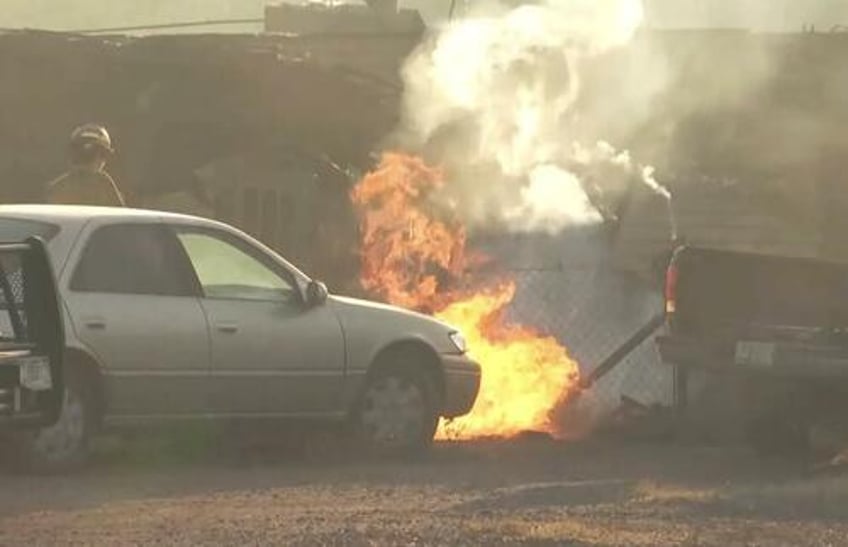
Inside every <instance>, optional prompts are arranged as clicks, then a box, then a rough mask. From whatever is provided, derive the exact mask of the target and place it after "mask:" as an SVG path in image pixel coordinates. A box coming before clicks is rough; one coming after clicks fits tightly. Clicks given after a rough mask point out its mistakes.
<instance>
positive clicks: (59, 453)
mask: <svg viewBox="0 0 848 547" xmlns="http://www.w3.org/2000/svg"><path fill="white" fill-rule="evenodd" d="M92 417H93V405H92V398H91V391H90V390H89V389H88V388H87V386H86V385H85V383H84V382H83V381H82V380H81V379H79V378H75V377H74V376H72V375H69V377H68V378H67V384H66V388H65V395H64V399H63V402H62V411H61V414H60V416H59V420H58V421H57V422H56V423H55V424H53V425H51V426H49V427H45V428H42V429H39V430H36V431H27V432H21V433H19V434H18V435H16V436H15V437H14V438H13V439H12V442H13V444H14V447H15V451H14V452H15V462H14V463H15V464H16V465H17V466H18V467H19V468H21V469H23V470H25V471H30V472H35V473H58V472H64V471H70V470H73V469H76V468H78V467H80V466H82V465H83V464H85V462H86V461H87V459H88V448H89V437H90V435H91V430H92V425H93V420H92Z"/></svg>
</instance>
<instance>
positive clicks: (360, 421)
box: [354, 369, 439, 456]
mask: <svg viewBox="0 0 848 547" xmlns="http://www.w3.org/2000/svg"><path fill="white" fill-rule="evenodd" d="M438 421H439V416H438V413H437V410H436V405H435V390H434V389H433V386H432V382H430V380H429V378H427V376H426V375H425V374H423V373H421V372H420V371H419V370H416V369H412V370H397V369H384V370H381V371H380V372H378V373H376V374H374V375H373V376H372V377H371V378H370V379H369V380H368V383H367V385H366V388H365V391H364V393H363V394H362V397H361V399H360V402H359V404H358V405H357V408H356V412H355V413H354V429H355V435H356V438H357V440H358V441H359V442H360V443H361V444H363V445H364V448H365V449H366V450H367V451H368V452H370V453H372V454H375V455H387V456H413V455H418V454H423V453H425V452H426V451H427V450H428V449H429V448H430V446H431V445H432V442H433V437H434V435H435V434H436V427H437V425H438Z"/></svg>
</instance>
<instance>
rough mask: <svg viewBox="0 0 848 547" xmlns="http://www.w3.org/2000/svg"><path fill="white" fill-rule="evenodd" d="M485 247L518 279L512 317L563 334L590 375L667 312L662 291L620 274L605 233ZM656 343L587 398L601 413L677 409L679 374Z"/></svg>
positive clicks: (562, 339) (506, 241)
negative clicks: (627, 404) (629, 404)
mask: <svg viewBox="0 0 848 547" xmlns="http://www.w3.org/2000/svg"><path fill="white" fill-rule="evenodd" d="M484 245H485V248H486V250H487V252H489V253H490V254H492V255H494V256H495V257H496V258H497V259H498V261H499V262H500V263H504V264H506V265H507V268H508V270H509V272H510V275H511V276H512V277H513V278H514V279H515V281H516V284H517V295H516V298H515V301H514V302H513V305H512V307H511V310H510V319H512V320H514V321H516V322H519V323H521V324H525V325H528V326H532V327H534V328H536V329H538V330H540V331H542V332H545V333H547V334H551V335H553V336H555V337H556V338H557V339H558V340H559V341H560V342H561V343H562V344H563V345H565V346H566V347H567V348H568V350H569V352H570V354H571V356H572V357H573V358H574V359H575V360H576V361H577V362H578V363H579V365H580V371H581V374H582V375H583V376H587V375H589V374H591V373H592V371H593V370H595V368H596V367H597V366H598V365H599V364H600V363H601V362H602V361H603V360H604V359H606V358H607V357H608V356H609V355H610V354H612V353H613V352H614V351H616V350H617V349H618V348H620V347H621V346H622V345H623V344H625V343H626V342H627V341H628V340H630V339H631V337H632V336H633V335H634V334H635V333H636V332H637V331H639V330H640V329H641V328H642V327H644V326H645V325H646V324H648V323H649V322H651V321H652V320H653V319H654V318H655V317H656V316H657V314H658V313H659V312H661V310H662V306H663V301H662V296H661V294H660V293H659V291H658V290H657V289H656V288H653V287H650V286H649V285H648V284H647V283H645V282H643V281H641V280H638V279H636V278H635V277H634V276H631V275H629V274H627V273H624V272H620V271H616V270H615V269H614V268H612V266H611V265H610V259H611V251H610V248H611V247H610V245H609V244H608V238H607V236H606V234H605V233H604V232H603V231H602V229H601V228H585V229H582V230H576V231H572V233H571V234H570V235H568V236H557V237H544V236H515V237H511V238H508V239H500V238H499V239H498V240H497V241H487V242H485V244H484ZM653 339H654V338H653V336H651V337H649V338H648V339H647V340H646V341H645V342H643V343H642V344H640V345H639V346H637V347H636V348H635V349H634V350H633V351H632V352H631V353H629V354H628V355H627V356H626V357H625V358H624V359H623V360H622V361H621V362H620V363H619V365H618V366H616V367H615V368H614V369H612V370H611V371H610V372H609V374H607V375H605V376H604V377H603V378H602V379H600V380H599V381H598V382H597V383H596V384H595V385H594V386H593V387H592V389H591V391H590V393H589V394H588V395H589V396H588V397H587V398H584V399H587V400H590V401H591V404H592V405H593V406H594V407H595V408H593V409H592V410H593V411H594V412H598V413H601V414H606V413H609V412H612V411H613V410H614V409H616V408H617V407H618V406H619V404H620V401H621V398H622V396H627V397H629V398H631V399H634V400H636V401H638V402H639V403H642V404H645V405H653V404H662V405H670V404H671V402H672V392H673V385H672V374H671V370H670V368H669V367H666V366H664V365H662V364H661V363H660V359H659V355H658V353H657V350H656V347H655V344H654V343H653Z"/></svg>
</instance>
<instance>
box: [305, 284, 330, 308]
mask: <svg viewBox="0 0 848 547" xmlns="http://www.w3.org/2000/svg"><path fill="white" fill-rule="evenodd" d="M329 297H330V291H329V290H327V285H325V284H323V283H321V282H320V281H314V280H313V281H310V282H309V285H308V286H307V287H306V304H307V305H308V306H309V307H310V308H317V307H319V306H323V305H324V304H326V303H327V298H329Z"/></svg>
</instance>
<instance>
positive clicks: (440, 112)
mask: <svg viewBox="0 0 848 547" xmlns="http://www.w3.org/2000/svg"><path fill="white" fill-rule="evenodd" d="M643 17H644V12H643V6H642V3H641V0H544V1H541V2H537V3H535V4H526V5H520V6H518V7H512V8H509V7H505V6H503V5H500V4H498V3H488V4H486V5H484V6H481V7H479V8H478V9H477V10H476V11H475V12H473V13H471V14H469V16H468V17H467V18H465V19H462V20H460V21H457V22H455V23H453V24H450V25H448V26H447V27H445V28H444V29H442V30H441V31H440V32H439V33H438V34H437V35H436V36H435V37H434V38H433V39H432V40H430V41H429V42H428V43H426V44H425V45H424V46H422V47H421V48H420V49H419V50H418V51H417V52H416V53H415V54H414V55H413V56H412V58H411V59H410V60H409V61H408V62H407V65H406V67H405V71H404V78H405V83H406V97H405V111H404V114H405V117H404V125H403V130H402V136H401V138H402V139H403V144H404V145H405V146H407V147H412V148H417V149H420V150H423V151H424V153H425V155H427V156H428V158H429V159H431V160H433V161H436V162H438V163H440V164H441V165H443V166H444V167H445V168H446V170H447V172H448V173H449V175H450V179H451V183H452V184H451V191H452V192H453V196H452V198H453V203H454V204H455V205H456V208H457V211H458V212H459V214H460V215H461V216H463V220H465V221H466V222H467V223H468V224H469V225H471V226H475V225H477V226H479V225H481V224H485V225H487V226H489V225H491V223H492V222H495V223H499V224H501V225H503V226H505V227H506V228H508V229H510V230H516V231H545V232H557V231H560V230H562V229H563V228H565V227H567V226H569V225H573V224H586V223H593V222H598V221H600V220H601V218H602V214H603V213H604V212H605V211H603V210H599V209H602V207H599V206H598V204H599V203H600V202H603V201H606V202H609V201H610V200H609V199H606V200H600V201H599V199H598V198H601V197H604V198H609V197H610V196H612V197H615V195H616V194H619V193H621V192H622V191H623V189H624V187H625V186H626V184H627V182H628V181H629V180H632V179H633V178H643V179H645V180H646V182H647V181H650V182H651V183H653V184H654V185H656V183H655V181H654V180H653V178H652V177H648V176H647V175H649V173H650V172H649V171H647V170H644V169H643V168H642V167H640V166H637V165H635V164H634V162H633V161H631V158H630V156H629V154H627V153H626V152H620V151H617V150H616V149H615V148H614V147H613V146H611V145H610V144H608V143H606V142H596V141H592V140H591V139H590V140H586V139H587V138H588V137H587V135H588V134H589V133H588V132H587V131H585V128H586V127H587V126H589V125H591V124H587V121H586V120H582V119H581V117H580V116H581V113H580V109H579V107H578V104H579V99H580V94H581V75H582V73H583V71H584V70H585V68H586V67H587V66H588V65H589V64H590V63H592V61H593V60H594V59H597V58H598V57H599V56H601V55H603V54H605V53H607V52H609V51H611V50H614V49H615V48H618V47H621V46H623V45H625V44H627V43H629V42H630V41H631V39H632V38H633V37H634V35H635V33H636V32H637V29H638V28H639V27H640V25H641V24H642V22H643ZM656 187H657V188H659V186H658V185H656ZM612 201H614V199H613V200H612Z"/></svg>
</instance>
